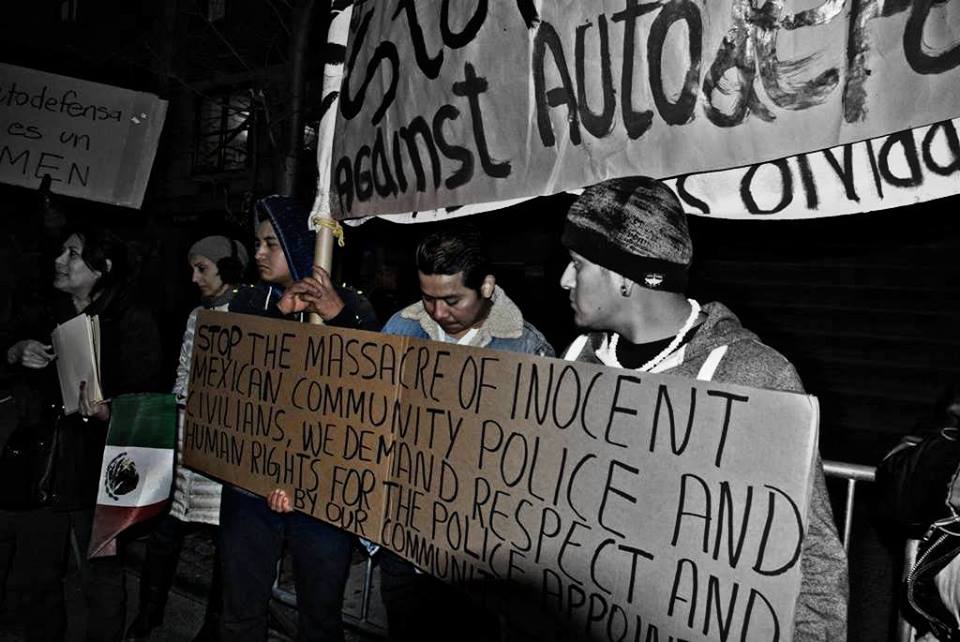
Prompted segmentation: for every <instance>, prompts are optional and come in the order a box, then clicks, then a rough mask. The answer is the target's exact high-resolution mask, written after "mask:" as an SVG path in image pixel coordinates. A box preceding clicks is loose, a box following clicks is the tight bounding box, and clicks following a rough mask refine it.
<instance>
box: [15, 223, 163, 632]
mask: <svg viewBox="0 0 960 642" xmlns="http://www.w3.org/2000/svg"><path fill="white" fill-rule="evenodd" d="M137 263H138V261H137V260H136V257H135V256H134V255H133V253H132V251H131V247H130V246H129V245H128V244H125V243H123V242H121V241H120V239H118V238H117V237H116V236H114V235H113V234H111V233H109V232H106V231H104V230H102V229H97V228H93V227H90V228H83V229H77V230H75V231H73V232H72V233H70V234H68V235H67V237H66V240H65V241H64V243H63V246H62V247H61V250H60V253H59V255H58V256H57V257H56V260H55V261H54V275H53V287H54V289H55V290H57V291H58V292H59V295H57V296H54V297H52V299H51V301H50V304H51V305H50V307H51V308H52V310H50V311H49V312H50V313H49V314H48V315H46V316H47V318H48V319H49V321H48V324H49V325H50V326H52V325H53V323H52V322H57V323H63V322H65V321H68V320H70V319H72V318H74V317H76V316H77V315H78V314H87V315H90V316H94V315H95V316H97V317H98V319H99V328H100V329H99V349H98V351H99V374H100V382H99V383H100V386H99V387H100V389H101V391H102V395H103V397H104V398H105V399H110V398H112V397H114V396H116V395H120V394H125V393H132V392H146V391H152V390H157V389H158V385H157V384H158V383H159V381H158V380H159V378H160V376H159V375H160V364H161V359H160V340H159V332H158V329H157V325H156V322H155V321H154V319H153V316H152V315H151V313H150V312H149V311H148V309H147V308H146V307H144V306H143V305H140V304H139V303H138V302H137V301H136V298H135V295H136V294H137V292H136V289H135V288H134V287H133V283H134V279H135V276H136V273H137V271H138V270H137V269H136V268H137ZM52 330H53V327H42V326H41V325H40V324H38V323H36V322H34V323H33V324H31V325H30V327H29V329H27V330H26V331H24V332H22V333H21V336H23V335H27V337H28V338H24V339H21V340H20V341H17V342H16V343H14V344H13V345H11V346H9V348H8V349H7V352H6V362H7V366H8V369H9V370H11V371H12V374H13V375H15V376H17V377H18V379H19V380H20V381H21V382H22V383H23V386H22V387H23V388H24V390H29V391H30V393H31V395H32V396H33V397H34V398H39V399H40V401H41V403H40V404H39V405H40V408H41V412H40V413H38V415H39V416H34V417H32V418H31V421H28V422H26V423H28V424H32V425H23V426H18V428H17V429H16V431H15V432H14V434H13V435H12V436H11V438H10V440H9V441H8V443H7V446H6V447H5V448H4V450H3V452H2V453H0V580H2V579H3V578H5V577H6V576H7V574H8V573H9V574H10V582H11V586H12V588H13V590H11V591H10V593H11V595H18V596H19V598H20V604H19V607H18V609H17V612H18V613H19V615H20V616H21V621H22V623H23V624H22V625H23V628H24V634H25V637H26V639H27V640H59V639H61V638H62V637H63V632H64V626H65V624H64V623H65V616H64V599H63V577H64V569H65V567H66V563H67V559H66V557H67V552H68V551H69V552H70V554H72V555H73V557H74V559H75V561H76V565H77V567H78V569H79V572H80V577H81V579H82V582H83V590H84V597H85V599H86V602H87V614H86V622H87V635H86V638H87V639H88V640H111V641H112V640H119V639H121V637H122V634H123V621H124V604H125V601H126V600H125V597H126V596H125V594H124V586H123V567H122V563H121V560H120V559H119V557H118V556H117V557H108V558H99V559H97V560H87V548H88V545H89V540H90V529H91V526H92V520H93V512H94V507H95V506H96V501H97V490H98V489H97V486H98V483H99V476H100V464H101V459H102V455H103V448H104V443H105V439H106V434H107V424H108V421H109V418H110V405H109V402H108V401H96V400H93V399H91V398H90V396H89V395H88V393H87V390H86V389H85V388H86V386H84V385H83V384H80V385H79V387H80V390H79V391H78V394H79V412H75V413H71V414H64V412H63V405H64V404H63V401H64V399H63V398H62V395H61V391H60V383H59V381H58V377H57V368H56V363H55V360H56V355H55V354H54V352H53V348H52V345H51V342H50V340H49V338H48V337H49V336H50V332H51V331H52ZM94 351H97V349H96V348H94ZM90 384H91V385H90V386H89V387H90V388H91V389H92V388H93V387H94V386H93V385H92V382H90ZM43 411H46V412H43ZM11 442H16V443H14V446H15V447H14V448H11ZM8 477H9V478H10V479H8ZM7 482H9V484H8V483H7ZM4 487H5V488H4Z"/></svg>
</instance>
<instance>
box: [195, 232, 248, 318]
mask: <svg viewBox="0 0 960 642" xmlns="http://www.w3.org/2000/svg"><path fill="white" fill-rule="evenodd" d="M187 260H189V261H190V267H191V268H192V269H193V279H192V280H193V283H194V285H196V286H197V288H198V289H199V290H200V296H201V297H202V299H203V301H204V305H206V307H208V308H215V307H217V306H218V305H222V303H212V301H211V300H212V299H217V298H220V297H223V296H224V295H225V293H226V292H228V291H230V290H232V289H233V288H235V287H236V286H237V285H238V284H239V283H240V282H241V280H242V279H243V273H244V271H245V270H246V269H247V263H248V258H247V250H246V248H244V247H243V245H242V244H241V243H240V242H239V241H236V240H234V239H230V238H227V237H226V236H205V237H203V238H202V239H200V240H199V241H197V242H196V243H194V244H193V245H192V246H190V251H189V252H188V253H187ZM228 302H229V301H225V302H224V303H228ZM210 303H212V305H211V304H210ZM224 309H226V308H224Z"/></svg>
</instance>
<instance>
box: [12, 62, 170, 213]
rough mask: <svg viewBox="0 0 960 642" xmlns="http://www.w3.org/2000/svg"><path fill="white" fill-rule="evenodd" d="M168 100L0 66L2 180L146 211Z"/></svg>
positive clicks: (32, 70) (30, 70) (43, 73)
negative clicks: (45, 181)
mask: <svg viewBox="0 0 960 642" xmlns="http://www.w3.org/2000/svg"><path fill="white" fill-rule="evenodd" d="M166 112H167V101H165V100H160V99H159V98H157V97H156V96H153V95H151V94H145V93H141V92H136V91H130V90H128V89H120V88H118V87H111V86H109V85H101V84H99V83H93V82H87V81H84V80H77V79H75V78H67V77H65V76H58V75H56V74H49V73H45V72H42V71H36V70H34V69H26V68H24V67H15V66H13V65H6V64H2V63H0V181H3V182H4V183H9V184H11V185H20V186H23V187H29V188H34V189H35V188H36V187H38V186H39V184H40V180H41V179H42V178H43V176H44V175H45V174H49V175H50V177H51V179H52V185H51V189H52V191H54V192H56V193H58V194H63V195H65V196H75V197H77V198H85V199H89V200H93V201H99V202H102V203H112V204H114V205H123V206H126V207H134V208H139V207H140V205H141V204H142V203H143V194H144V190H146V187H147V180H148V179H149V178H150V168H151V167H152V165H153V157H154V155H155V153H156V150H157V141H158V140H159V138H160V131H161V130H162V129H163V120H164V117H165V116H166Z"/></svg>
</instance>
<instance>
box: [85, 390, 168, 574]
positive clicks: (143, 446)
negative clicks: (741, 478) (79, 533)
mask: <svg viewBox="0 0 960 642" xmlns="http://www.w3.org/2000/svg"><path fill="white" fill-rule="evenodd" d="M176 433H177V405H176V401H175V398H174V396H173V395H172V394H156V393H147V394H135V395H121V396H119V397H116V398H115V399H114V400H113V402H112V403H111V406H110V429H109V430H108V431H107V444H106V446H105V447H104V449H103V462H102V464H101V466H100V486H99V488H100V490H99V493H98V495H97V509H96V512H95V513H94V517H93V532H92V533H91V536H90V550H89V552H88V556H89V557H100V556H104V555H114V554H116V548H117V547H116V537H117V535H118V534H119V533H120V532H121V531H122V530H124V529H126V528H127V527H129V526H132V525H133V524H136V523H137V522H140V521H143V520H145V519H149V518H151V517H153V516H154V515H157V514H159V513H161V512H163V510H164V509H165V508H166V507H167V500H168V499H169V497H170V487H171V484H172V483H173V449H174V447H175V445H176V440H177V435H176Z"/></svg>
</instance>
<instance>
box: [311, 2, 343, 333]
mask: <svg viewBox="0 0 960 642" xmlns="http://www.w3.org/2000/svg"><path fill="white" fill-rule="evenodd" d="M352 13H353V3H352V2H351V1H349V0H346V1H345V0H334V2H333V3H332V4H331V7H330V14H331V17H330V27H329V29H328V31H327V45H326V49H327V51H328V52H333V53H331V54H329V55H331V56H335V58H331V59H329V60H327V61H326V63H325V64H324V66H323V91H322V98H321V100H322V103H323V104H324V105H325V108H324V112H323V114H322V115H321V117H320V127H319V129H318V131H317V197H316V199H314V202H313V208H312V209H311V211H310V221H309V222H308V225H309V226H310V229H312V230H316V232H317V242H316V245H315V246H314V251H313V264H314V265H316V266H319V267H322V268H323V269H324V270H326V271H327V272H328V273H329V272H330V266H331V265H332V264H333V241H334V238H336V239H337V240H338V241H339V244H340V245H341V246H343V228H342V227H340V223H338V222H337V221H336V220H335V219H334V218H333V216H332V215H331V214H330V168H331V163H332V159H333V136H334V129H335V127H334V125H335V124H336V120H337V109H338V107H339V104H340V98H339V97H340V93H339V92H340V81H341V79H342V78H343V64H344V59H345V55H346V54H345V52H346V49H347V35H348V34H349V32H350V16H351V14H352ZM330 96H332V97H333V98H332V99H329V98H328V97H330ZM310 323H315V324H319V323H322V321H321V319H320V316H319V315H317V314H311V315H310Z"/></svg>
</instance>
